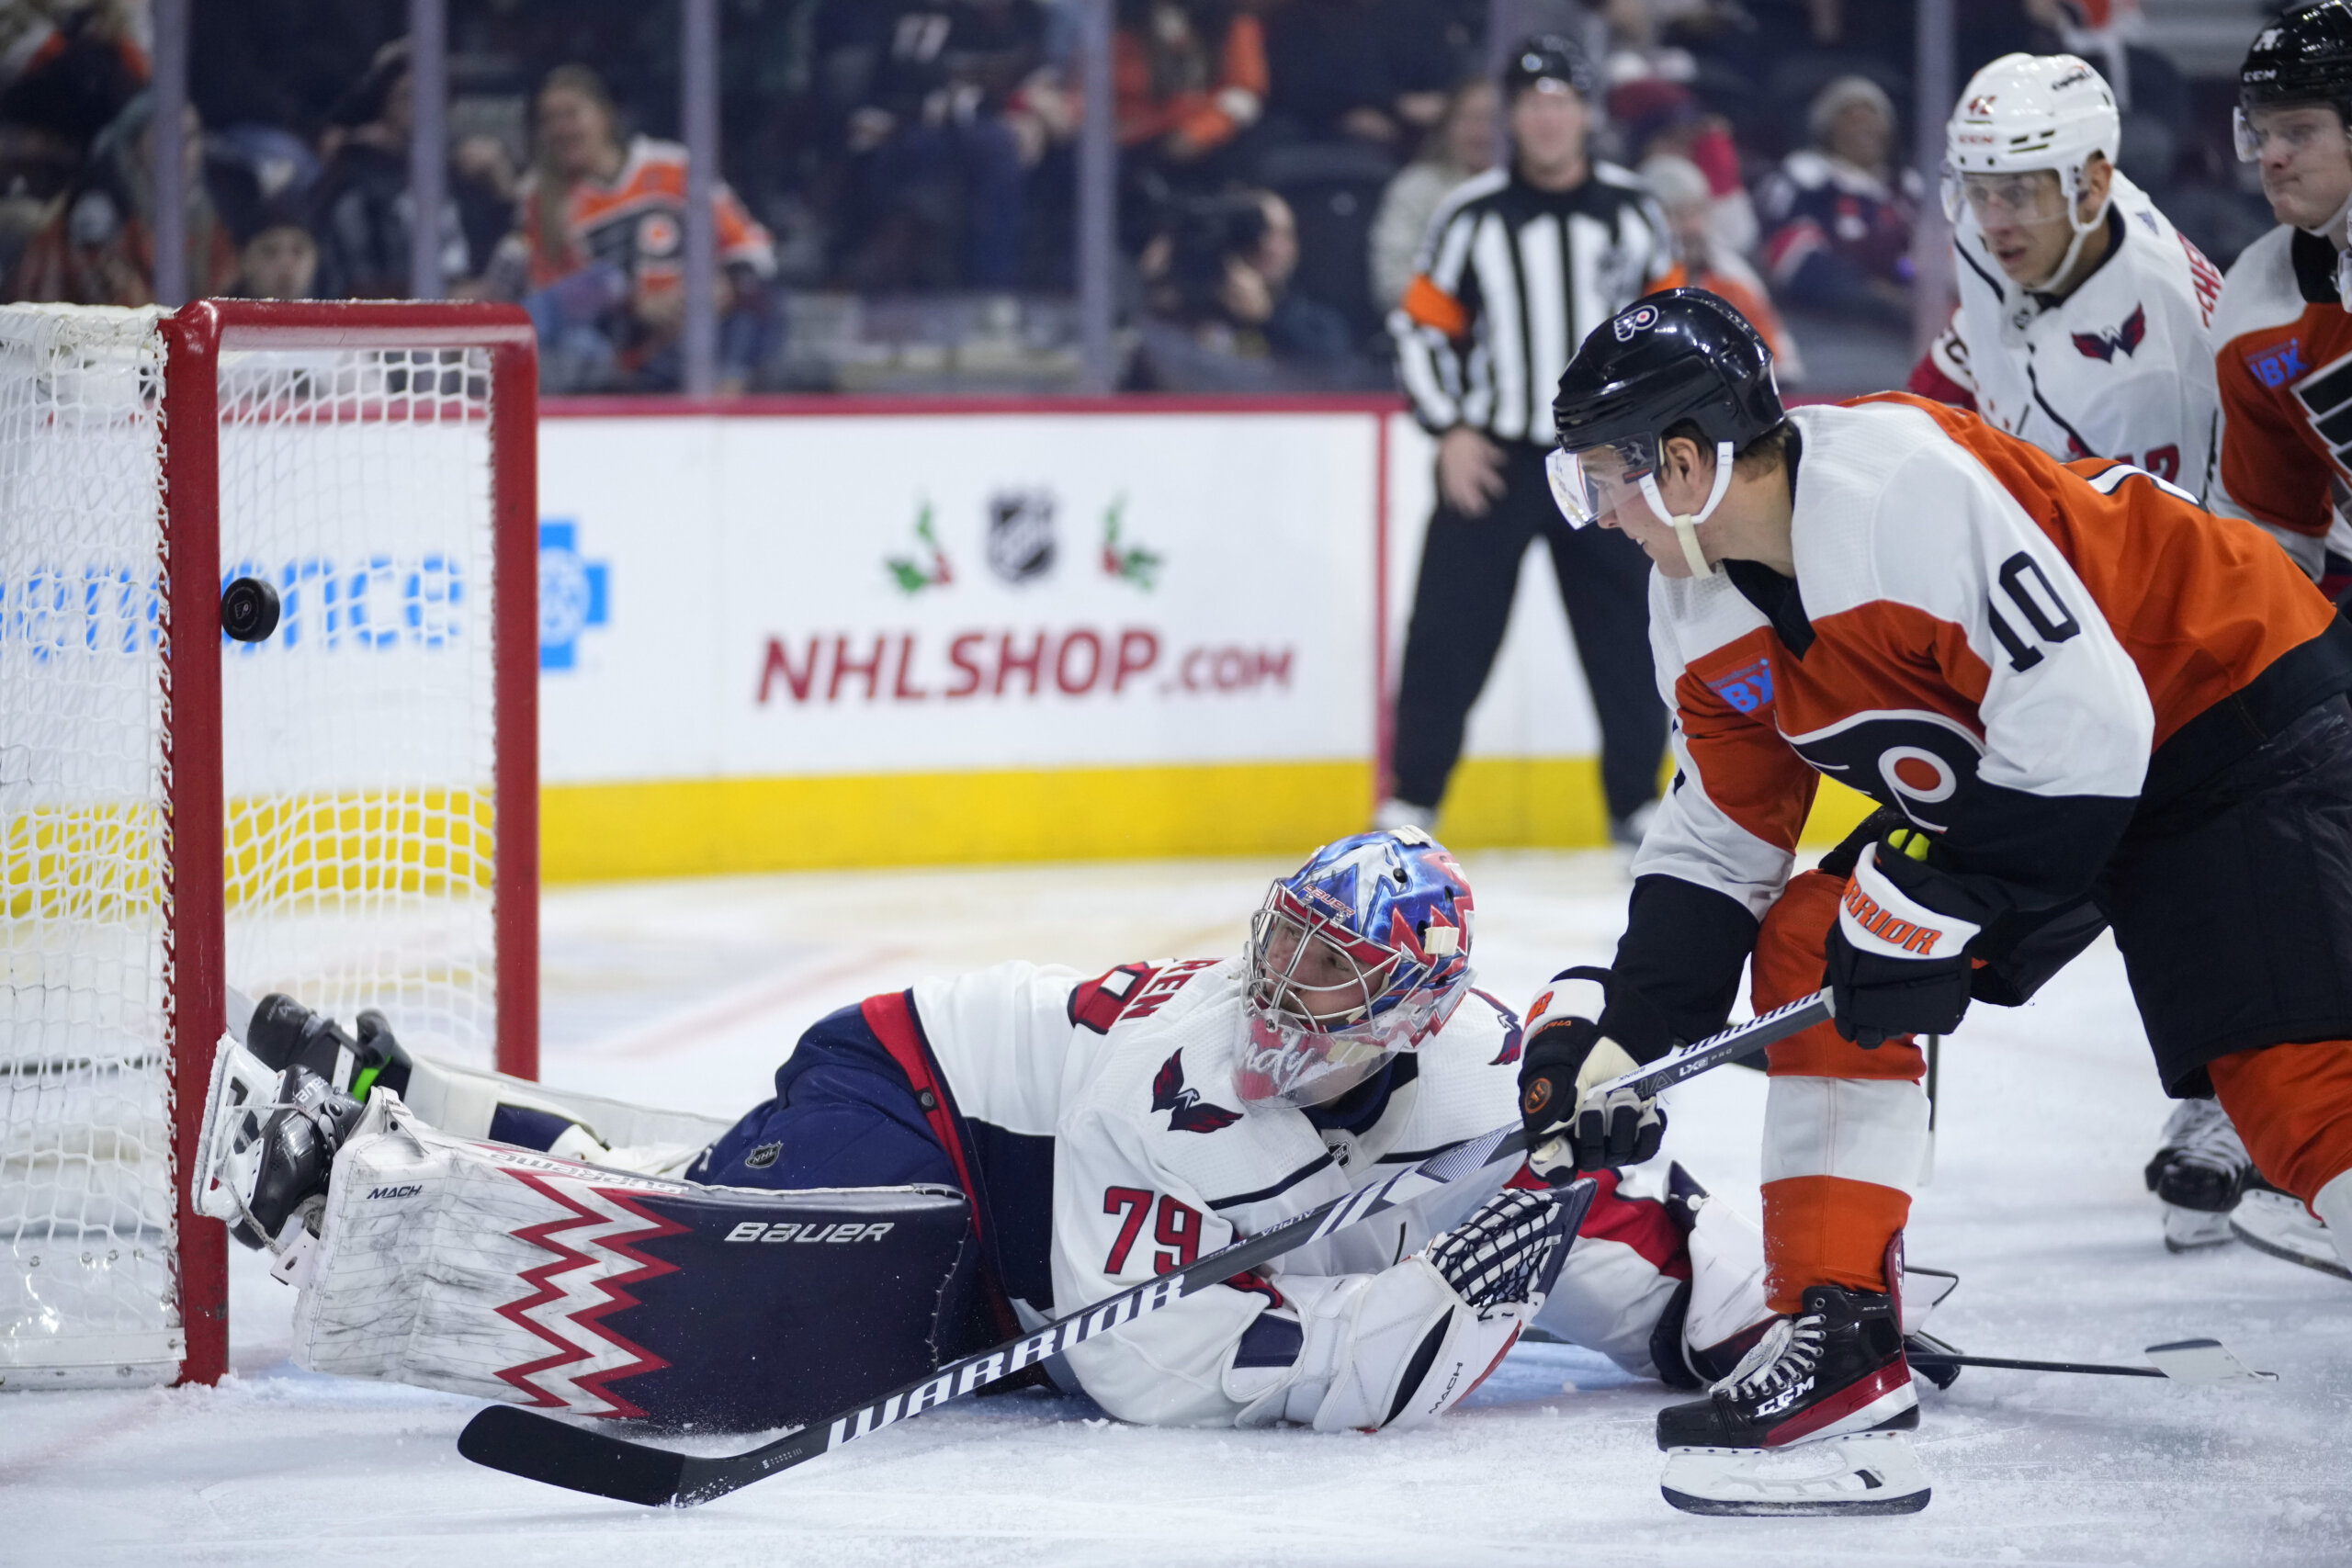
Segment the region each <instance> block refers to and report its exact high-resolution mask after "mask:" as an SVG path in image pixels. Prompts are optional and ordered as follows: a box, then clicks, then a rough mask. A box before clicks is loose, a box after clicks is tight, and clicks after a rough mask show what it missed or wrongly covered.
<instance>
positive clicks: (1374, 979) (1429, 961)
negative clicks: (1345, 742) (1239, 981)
mask: <svg viewBox="0 0 2352 1568" xmlns="http://www.w3.org/2000/svg"><path fill="white" fill-rule="evenodd" d="M1471 909H1472V903H1471V897H1470V882H1469V879H1468V878H1467V877H1465V876H1464V875H1463V874H1462V868H1461V867H1460V866H1459V865H1456V864H1455V863H1454V861H1453V856H1452V855H1450V854H1448V853H1446V852H1445V846H1443V845H1442V844H1441V843H1439V842H1438V841H1437V840H1435V839H1432V838H1430V836H1429V834H1427V833H1426V832H1423V831H1422V830H1421V829H1419V828H1392V829H1383V830H1381V831H1379V832H1374V833H1358V834H1356V835H1355V836H1354V837H1352V838H1347V839H1341V840H1339V842H1337V843H1333V844H1326V845H1324V846H1323V847H1322V848H1321V849H1319V850H1317V851H1316V852H1315V853H1314V854H1313V855H1312V856H1310V857H1308V860H1307V862H1306V864H1305V865H1303V866H1301V867H1299V868H1298V869H1297V870H1296V871H1295V872H1293V873H1292V874H1290V875H1288V876H1285V877H1283V878H1282V879H1281V880H1280V881H1278V882H1276V883H1275V884H1274V885H1273V886H1272V887H1269V888H1268V889H1267V890H1266V901H1265V903H1264V904H1263V905H1262V906H1261V907H1260V908H1259V910H1258V916H1257V919H1254V920H1252V921H1251V922H1250V975H1249V981H1248V987H1249V988H1248V991H1247V993H1246V997H1247V1004H1248V1005H1247V1008H1246V1011H1247V1013H1248V1020H1247V1028H1248V1036H1247V1038H1246V1039H1244V1040H1243V1042H1242V1045H1241V1052H1240V1057H1239V1061H1238V1064H1237V1066H1236V1067H1235V1071H1234V1090H1235V1092H1236V1093H1238V1095H1240V1097H1241V1098H1242V1100H1245V1101H1246V1102H1248V1103H1250V1104H1251V1105H1290V1106H1299V1105H1318V1104H1321V1103H1323V1102H1324V1101H1326V1100H1332V1099H1336V1098H1337V1097H1338V1096H1340V1095H1342V1094H1344V1093H1346V1092H1347V1091H1348V1090H1349V1089H1353V1088H1354V1087H1355V1086H1356V1085H1358V1084H1360V1083H1362V1082H1363V1080H1364V1079H1366V1078H1368V1077H1372V1075H1373V1074H1374V1073H1375V1072H1377V1071H1379V1070H1380V1067H1381V1066H1382V1065H1383V1064H1384V1063H1385V1062H1386V1061H1387V1060H1388V1059H1389V1057H1391V1056H1392V1055H1396V1054H1397V1052H1399V1051H1410V1050H1413V1049H1415V1048H1416V1047H1418V1046H1419V1044H1420V1043H1421V1042H1422V1041H1424V1040H1426V1039H1428V1038H1429V1037H1430V1035H1431V1034H1433V1033H1435V1032H1437V1031H1438V1030H1440V1029H1442V1028H1443V1027H1444V1026H1445V1021H1446V1020H1448V1019H1449V1018H1452V1017H1453V1010H1454V1009H1455V1008H1456V1007H1459V1006H1460V1005H1461V1003H1462V998H1463V997H1464V995H1466V994H1467V993H1468V991H1469V989H1470V916H1471Z"/></svg>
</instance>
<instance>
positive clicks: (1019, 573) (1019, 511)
mask: <svg viewBox="0 0 2352 1568" xmlns="http://www.w3.org/2000/svg"><path fill="white" fill-rule="evenodd" d="M988 559H989V570H990V571H993V572H995V573H996V574H997V575H998V576H999V577H1001V578H1002V579H1004V581H1007V582H1010V583H1013V584H1016V585H1017V584H1020V583H1023V582H1030V581H1035V580H1036V579H1037V578H1040V577H1043V576H1045V575H1046V573H1047V572H1049V571H1051V570H1053V569H1054V495H1053V491H1047V490H1012V491H998V492H997V493H996V494H995V495H992V496H990V497H989V540H988Z"/></svg>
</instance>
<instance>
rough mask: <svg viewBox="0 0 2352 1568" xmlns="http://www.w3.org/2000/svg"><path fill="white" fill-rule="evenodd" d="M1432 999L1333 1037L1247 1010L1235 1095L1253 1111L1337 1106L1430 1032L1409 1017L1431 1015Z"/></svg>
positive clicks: (1416, 1001) (1415, 1001)
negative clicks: (1268, 1107)
mask: <svg viewBox="0 0 2352 1568" xmlns="http://www.w3.org/2000/svg"><path fill="white" fill-rule="evenodd" d="M1431 1001H1432V999H1428V998H1418V997H1417V998H1412V999H1411V1000H1409V1001H1408V1002H1407V1003H1406V1004H1405V1005H1404V1006H1402V1007H1397V1008H1393V1009H1391V1010H1389V1011H1388V1012H1387V1013H1385V1014H1384V1015H1383V1016H1382V1017H1381V1018H1380V1019H1379V1020H1377V1021H1367V1022H1363V1023H1359V1024H1355V1025H1353V1026H1351V1027H1350V1028H1347V1029H1343V1030H1338V1031H1329V1030H1312V1029H1300V1028H1297V1027H1296V1026H1295V1025H1293V1024H1290V1023H1287V1022H1284V1021H1282V1020H1280V1019H1277V1018H1273V1017H1271V1016H1269V1015H1268V1014H1266V1013H1263V1012H1261V1011H1260V1010H1258V1009H1257V1008H1255V1007H1252V1008H1250V1009H1249V1010H1248V1014H1249V1021H1248V1024H1247V1028H1248V1037H1247V1038H1246V1039H1244V1040H1243V1041H1242V1043H1241V1054H1240V1058H1239V1061H1238V1065H1237V1066H1235V1068H1234V1072H1233V1089H1234V1092H1235V1093H1236V1094H1238V1095H1239V1096H1240V1097H1241V1100H1242V1101H1243V1103H1245V1104H1249V1105H1286V1106H1289V1107H1291V1108H1292V1109H1294V1110H1295V1109H1297V1108H1298V1107H1300V1106H1306V1105H1321V1104H1324V1103H1326V1102H1327V1101H1329V1100H1337V1099H1338V1098H1339V1097H1340V1096H1341V1095H1343V1094H1345V1093H1347V1092H1348V1090H1350V1089H1353V1088H1355V1087H1356V1085H1358V1084H1360V1083H1362V1082H1363V1081H1364V1079H1366V1078H1368V1077H1372V1075H1373V1074H1374V1073H1376V1072H1378V1071H1379V1070H1380V1067H1381V1065H1382V1064H1383V1063H1385V1062H1386V1061H1387V1060H1388V1058H1389V1057H1391V1056H1393V1055H1397V1052H1399V1051H1407V1050H1410V1049H1412V1048H1413V1046H1415V1045H1417V1044H1419V1043H1420V1039H1421V1037H1422V1036H1423V1035H1425V1034H1427V1033H1428V1032H1429V1030H1428V1027H1427V1024H1426V1022H1423V1023H1422V1024H1421V1025H1420V1026H1419V1028H1418V1029H1417V1028H1416V1027H1415V1024H1414V1021H1412V1020H1411V1019H1408V1018H1406V1017H1404V1016H1403V1015H1406V1014H1422V1015H1425V1014H1428V1013H1429V1012H1430V1011H1431V1010H1432V1005H1431Z"/></svg>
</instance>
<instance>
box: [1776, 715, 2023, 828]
mask: <svg viewBox="0 0 2352 1568" xmlns="http://www.w3.org/2000/svg"><path fill="white" fill-rule="evenodd" d="M1787 739H1788V743H1789V747H1790V749H1791V750H1793V751H1795V752H1796V754H1797V755H1798V756H1800V757H1803V758H1804V760H1805V761H1807V762H1809V763H1811V764H1812V765H1813V766H1814V767H1815V768H1816V769H1818V770H1819V771H1821V772H1822V773H1826V774H1828V775H1829V776H1830V777H1831V778H1834V779H1836V780H1837V781H1838V783H1840V784H1848V785H1850V786H1852V787H1853V788H1855V789H1858V790H1860V791H1861V792H1862V793H1863V794H1864V795H1870V796H1871V797H1872V798H1873V799H1875V800H1877V801H1878V802H1879V803H1880V804H1881V805H1883V806H1892V807H1894V808H1895V809H1896V810H1898V811H1900V812H1902V813H1903V815H1904V816H1905V817H1907V818H1910V820H1911V822H1912V823H1913V825H1914V826H1916V827H1920V828H1925V829H1928V831H1929V832H1935V833H1940V832H1942V831H1944V830H1945V829H1947V828H1949V827H1950V826H1951V805H1950V803H1951V801H1952V799H1953V798H1954V797H1955V796H1957V795H1959V794H1960V792H1961V790H1962V787H1964V786H1965V785H1966V784H1968V783H1969V781H1971V780H1973V778H1975V776H1976V768H1977V764H1978V762H1979V761H1981V760H1982V758H1983V757H1984V755H1985V748H1984V743H1983V742H1982V741H1980V740H1978V739H1976V737H1975V736H1974V735H1973V734H1971V733H1969V731H1968V730H1967V729H1966V728H1964V727H1963V726H1962V725H1961V724H1960V722H1959V721H1958V720H1956V719H1951V718H1946V717H1945V716H1943V715H1941V714H1937V713H1928V712H1927V711H1925V710H1923V709H1912V710H1908V711H1900V712H1887V711H1885V710H1883V709H1882V710H1879V711H1876V712H1866V713H1860V714H1856V715H1854V716H1852V717H1850V718H1848V719H1844V720H1841V721H1839V722H1838V723H1837V724H1834V725H1831V726H1830V727H1829V728H1826V729H1819V730H1815V731H1814V732H1813V733H1812V734H1810V735H1792V736H1789V737H1787Z"/></svg>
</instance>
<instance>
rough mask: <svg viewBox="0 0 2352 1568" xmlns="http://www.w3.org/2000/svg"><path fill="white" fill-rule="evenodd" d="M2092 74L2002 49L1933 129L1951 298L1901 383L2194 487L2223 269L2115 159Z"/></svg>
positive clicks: (2106, 95)
mask: <svg viewBox="0 0 2352 1568" xmlns="http://www.w3.org/2000/svg"><path fill="white" fill-rule="evenodd" d="M2121 139H2122V121H2121V119H2120V118H2119V117H2118V116H2117V113H2116V108H2115V96H2114V94H2113V93H2111V92H2110V91H2109V88H2108V85H2107V82H2106V80H2105V78H2103V77H2101V76H2100V75H2099V73H2098V72H2097V71H2094V70H2093V69H2091V67H2090V65H2089V64H2088V63H2086V62H2084V61H2082V60H2079V59H2077V58H2076V57H2075V56H2074V55H2071V54H2046V55H2030V54H2010V55H2005V56H2003V57H2002V58H2001V59H1999V60H1996V61H1995V62H1993V63H1991V64H1990V65H1987V66H1985V68H1984V69H1983V70H1982V71H1979V72H1978V73H1976V74H1975V75H1974V76H1973V77H1971V78H1969V82H1968V85H1967V87H1966V88H1965V89H1963V90H1962V93H1961V96H1960V102H1959V104H1958V105H1957V106H1956V107H1954V108H1953V110H1952V114H1951V121H1950V123H1949V124H1947V125H1946V126H1945V128H1944V158H1945V164H1944V183H1943V198H1944V210H1945V212H1946V213H1947V214H1948V215H1949V216H1950V217H1951V223H1952V254H1953V256H1954V258H1955V260H1956V263H1957V265H1955V266H1954V268H1953V273H1954V276H1955V280H1956V282H1957V284H1958V286H1959V289H1960V303H1959V304H1958V306H1956V307H1955V308H1954V310H1953V311H1952V319H1951V326H1950V327H1948V328H1947V329H1946V330H1945V331H1944V333H1942V334H1941V335H1940V336H1939V337H1938V338H1937V339H1936V341H1935V342H1934V343H1933V344H1930V345H1929V346H1928V352H1927V353H1926V354H1925V355H1922V356H1921V358H1920V360H1919V363H1918V365H1917V367H1915V368H1914V369H1913V370H1912V372H1911V380H1910V389H1911V390H1913V391H1915V392H1917V393H1919V394H1921V395H1922V396H1924V397H1930V398H1933V399H1935V400H1937V401H1939V402H1945V403H1951V404H1952V405H1953V406H1955V407H1958V408H1964V409H1968V410H1970V411H1972V412H1975V413H1976V414H1978V415H1980V416H1982V417H1983V418H1984V420H1985V423H1988V424H1992V425H1996V426H1997V427H1999V428H2000V429H2002V430H2006V431H2007V432H2008V433H2009V434H2012V435H2021V436H2023V437H2024V438H2025V439H2026V440H2028V441H2030V442H2032V443H2033V444H2034V445H2035V446H2039V447H2041V449H2042V450H2043V451H2045V452H2047V453H2049V454H2050V455H2051V456H2052V457H2057V458H2059V459H2061V460H2064V459H2068V458H2074V457H2116V458H2120V459H2121V460H2123V461H2125V462H2128V463H2132V464H2135V465H2137V466H2138V467H2140V468H2145V469H2147V470H2148V471H2149V472H2150V473H2152V474H2154V475H2155V476H2156V477H2157V478H2158V479H2170V480H2173V481H2174V482H2176V483H2177V484H2178V485H2179V486H2180V487H2181V488H2182V489H2183V490H2186V491H2189V492H2190V493H2192V494H2194V495H2198V496H2200V497H2201V496H2202V495H2204V493H2205V491H2206V489H2207V486H2208V482H2209V480H2210V478H2211V466H2212V453H2213V434H2214V426H2215V422H2216V417H2217V416H2216V412H2215V394H2214V389H2213V356H2212V346H2211V340H2210V337H2209V329H2210V327H2211V321H2212V314H2213V306H2214V300H2215V299H2216V298H2217V297H2218V296H2219V295H2220V293H2221V288H2222V275H2221V273H2220V272H2219V271H2217V270H2216V269H2215V268H2214V266H2213V264H2212V263H2211V262H2209V261H2207V260H2206V259H2205V257H2204V255H2203V254H2201V253H2200V252H2199V250H2198V249H2197V247H2196V246H2195V245H2193V244H2191V243H2189V242H2188V238H2187V237H2186V236H2185V235H2183V234H2182V233H2181V232H2180V231H2178V230H2177V229H2175V228H2174V227H2173V226H2172V223H2171V221H2170V220H2168V219H2166V218H2165V215H2164V214H2163V213H2162V212H2160V211H2158V210H2157V209H2156V206H2155V204H2154V202H2152V201H2150V200H2149V199H2148V195H2147V193H2146V192H2145V191H2143V190H2142V189H2140V187H2139V186H2135V185H2133V184H2132V183H2131V181H2130V180H2128V179H2126V178H2125V177H2124V176H2123V175H2121V174H2120V173H2119V172H2118V171H2117V169H2116V167H2115V155H2116V148H2117V146H2118V144H2119V143H2120V141H2121Z"/></svg>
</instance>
